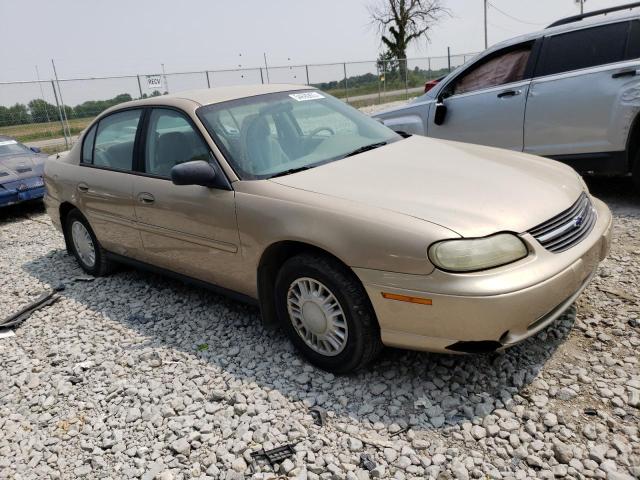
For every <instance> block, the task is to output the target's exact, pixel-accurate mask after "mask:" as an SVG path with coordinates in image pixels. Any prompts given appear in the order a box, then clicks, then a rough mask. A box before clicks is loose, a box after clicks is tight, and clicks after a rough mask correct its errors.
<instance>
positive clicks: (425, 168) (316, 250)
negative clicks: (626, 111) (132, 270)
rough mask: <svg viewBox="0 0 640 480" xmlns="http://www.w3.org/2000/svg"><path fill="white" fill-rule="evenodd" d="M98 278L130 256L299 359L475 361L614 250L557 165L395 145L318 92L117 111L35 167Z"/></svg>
mask: <svg viewBox="0 0 640 480" xmlns="http://www.w3.org/2000/svg"><path fill="white" fill-rule="evenodd" d="M45 182H46V187H47V194H46V197H45V203H46V206H47V211H48V213H49V215H50V216H51V219H52V220H53V222H54V224H55V225H56V226H57V227H58V229H59V230H60V231H61V232H63V234H64V238H65V240H66V244H67V248H68V250H69V251H70V252H71V253H73V254H74V255H75V257H76V258H77V261H78V263H79V264H80V266H81V267H82V268H83V269H84V270H85V271H86V272H88V273H90V274H93V275H104V274H107V273H108V272H109V271H110V270H111V268H112V266H113V265H114V263H128V264H133V265H136V266H139V267H143V268H149V269H152V270H155V271H160V272H164V273H168V274H170V275H173V276H177V277H179V278H183V279H188V280H192V281H196V282H197V283H200V284H203V285H206V286H209V287H212V288H215V289H217V290H222V291H223V292H226V293H229V294H231V295H234V296H236V297H238V298H241V299H245V300H248V301H250V302H253V303H256V304H258V305H259V306H260V309H261V312H262V318H263V321H264V322H265V324H267V325H281V326H282V327H283V329H284V330H285V331H286V332H287V333H288V335H289V337H290V338H291V340H292V342H293V343H294V344H295V346H296V347H297V348H298V349H299V350H300V351H301V352H302V354H304V355H305V356H306V357H307V358H308V359H309V360H310V361H311V362H313V363H314V364H316V365H318V366H319V367H321V368H324V369H326V370H330V371H334V372H347V371H351V370H354V369H356V368H359V367H362V366H363V365H365V364H367V363H368V362H369V361H371V360H372V359H373V358H374V357H375V356H376V354H378V353H379V352H380V350H381V348H382V347H383V345H391V346H395V347H403V348H410V349H417V350H430V351H438V352H485V351H492V350H496V349H501V348H504V347H507V346H510V345H513V344H515V343H517V342H520V341H521V340H523V339H525V338H527V337H529V336H531V335H533V334H534V333H536V332H538V331H539V330H540V329H542V328H544V327H546V326H547V325H549V324H550V323H551V322H553V320H554V319H556V318H557V317H558V316H559V315H560V314H561V313H562V312H563V311H564V310H565V309H566V308H567V307H569V305H570V304H571V303H572V302H573V301H574V300H575V298H576V297H577V296H578V295H579V294H580V293H581V292H582V290H583V289H584V288H585V286H586V285H587V283H588V282H589V280H590V279H591V278H592V276H593V275H594V273H595V271H596V267H597V266H598V263H599V262H600V261H601V260H602V259H603V258H604V257H605V256H606V254H607V252H608V249H609V238H610V229H611V215H610V212H609V210H608V209H607V207H606V206H605V205H604V204H603V203H602V202H601V201H599V200H597V199H595V198H594V197H592V196H591V195H589V192H588V190H587V188H586V186H585V184H584V182H583V181H582V180H581V178H580V177H579V176H578V175H577V174H576V173H575V172H574V171H573V170H572V169H571V168H569V167H566V166H564V165H562V164H560V163H557V162H554V161H551V160H545V159H542V158H537V157H533V156H530V155H524V154H522V153H514V152H511V151H506V150H500V149H495V148H488V147H480V146H473V145H468V144H462V143H455V142H447V141H441V140H433V139H428V138H424V137H417V136H414V137H409V138H403V136H401V135H399V134H397V133H395V132H393V131H391V130H389V129H388V128H387V127H385V126H383V125H381V124H379V123H378V122H376V121H374V120H372V119H370V118H368V117H366V116H365V115H362V114H361V113H360V112H358V111H357V110H354V109H353V108H351V107H349V106H347V105H346V104H344V103H343V102H341V101H339V100H337V99H335V98H333V97H331V96H330V95H327V94H326V93H323V92H320V91H318V90H315V89H312V88H309V87H299V86H287V85H264V86H253V87H229V88H218V89H210V90H201V91H194V92H186V93H181V94H176V95H167V96H163V97H156V98H151V99H146V100H140V101H134V102H128V103H124V104H121V105H118V106H117V107H114V108H111V109H109V110H107V111H106V112H104V113H103V114H102V115H100V116H99V117H98V118H96V120H95V121H94V122H93V123H92V124H91V125H90V126H89V128H87V130H86V131H84V132H83V134H82V135H81V138H80V140H79V141H78V143H77V144H76V145H75V146H74V147H73V148H72V149H71V150H70V151H69V152H67V153H64V154H61V155H59V156H58V157H57V158H53V157H52V158H51V159H50V160H48V161H47V164H46V168H45Z"/></svg>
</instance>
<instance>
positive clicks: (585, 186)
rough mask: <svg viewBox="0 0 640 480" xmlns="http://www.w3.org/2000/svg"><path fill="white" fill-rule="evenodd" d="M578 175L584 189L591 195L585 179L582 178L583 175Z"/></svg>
mask: <svg viewBox="0 0 640 480" xmlns="http://www.w3.org/2000/svg"><path fill="white" fill-rule="evenodd" d="M576 175H577V176H578V180H580V184H581V185H582V189H583V190H584V191H585V192H587V193H589V186H588V185H587V182H585V181H584V178H582V175H580V174H579V173H576Z"/></svg>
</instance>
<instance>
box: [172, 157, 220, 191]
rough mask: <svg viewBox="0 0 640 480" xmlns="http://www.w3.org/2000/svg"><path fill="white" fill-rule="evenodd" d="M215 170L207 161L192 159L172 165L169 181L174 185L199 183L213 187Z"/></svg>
mask: <svg viewBox="0 0 640 480" xmlns="http://www.w3.org/2000/svg"><path fill="white" fill-rule="evenodd" d="M216 180H217V178H216V171H215V169H214V168H213V167H212V166H211V164H210V163H209V162H205V161H204V160H194V161H191V162H184V163H179V164H177V165H174V167H173V168H172V169H171V181H172V182H173V183H174V184H175V185H201V186H203V187H209V188H211V187H215V186H217V185H218V182H217V181H216Z"/></svg>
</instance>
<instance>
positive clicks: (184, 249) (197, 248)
mask: <svg viewBox="0 0 640 480" xmlns="http://www.w3.org/2000/svg"><path fill="white" fill-rule="evenodd" d="M141 144H142V149H141V150H142V151H143V159H142V161H141V165H140V166H139V170H141V171H140V173H139V175H137V176H136V177H135V181H134V182H135V183H134V199H135V202H134V203H135V212H136V217H137V219H138V228H139V229H140V235H141V237H142V243H143V247H144V257H145V258H144V261H146V262H148V263H152V264H154V265H157V266H160V267H162V268H166V269H168V270H172V271H174V272H178V273H181V274H184V275H188V276H190V277H193V278H197V279H200V280H203V281H206V282H210V283H214V284H221V285H222V284H226V283H227V280H228V277H230V276H231V275H232V273H233V271H234V270H235V269H237V257H238V246H239V236H238V228H237V223H236V213H235V197H234V192H233V190H232V189H231V188H229V189H226V190H225V189H218V188H207V187H202V186H198V185H180V186H178V185H174V184H173V182H172V181H171V168H172V167H173V166H174V165H176V164H177V163H182V162H187V161H191V160H208V161H211V162H215V160H214V159H213V156H212V153H211V151H210V149H209V147H208V145H207V143H206V142H205V141H204V139H203V137H202V135H201V134H200V132H199V131H198V130H197V128H196V126H195V125H194V124H193V122H192V121H191V120H190V119H189V117H188V116H187V115H186V114H184V113H183V112H181V111H178V110H175V109H170V108H153V109H151V110H150V112H149V114H148V119H147V125H146V128H145V133H144V135H143V139H142V140H141ZM219 173H220V174H222V171H221V170H219Z"/></svg>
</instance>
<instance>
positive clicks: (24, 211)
mask: <svg viewBox="0 0 640 480" xmlns="http://www.w3.org/2000/svg"><path fill="white" fill-rule="evenodd" d="M41 213H44V203H42V201H41V200H34V201H29V202H25V203H18V204H17V205H9V206H8V207H0V223H5V224H6V223H14V222H20V221H22V220H24V219H25V218H29V216H30V215H38V214H41Z"/></svg>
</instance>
